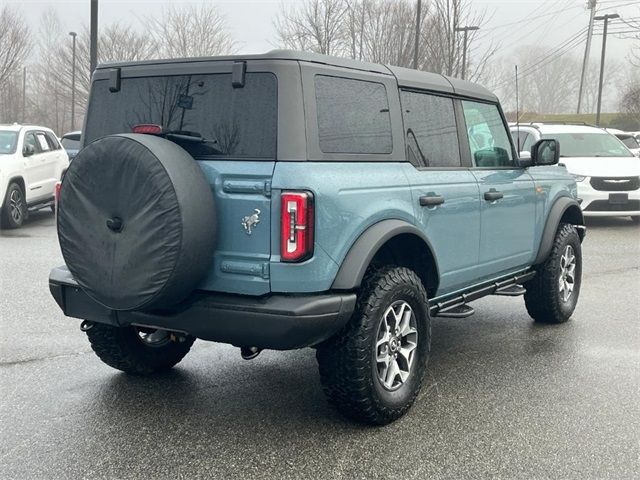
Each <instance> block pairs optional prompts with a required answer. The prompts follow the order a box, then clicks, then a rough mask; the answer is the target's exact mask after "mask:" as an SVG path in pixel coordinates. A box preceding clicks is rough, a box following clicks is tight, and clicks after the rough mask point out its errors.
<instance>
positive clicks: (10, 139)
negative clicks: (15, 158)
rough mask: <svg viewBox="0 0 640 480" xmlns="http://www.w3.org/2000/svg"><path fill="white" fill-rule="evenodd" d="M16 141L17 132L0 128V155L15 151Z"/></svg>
mask: <svg viewBox="0 0 640 480" xmlns="http://www.w3.org/2000/svg"><path fill="white" fill-rule="evenodd" d="M17 143H18V132H14V131H11V130H0V155H8V154H12V153H15V151H16V144H17Z"/></svg>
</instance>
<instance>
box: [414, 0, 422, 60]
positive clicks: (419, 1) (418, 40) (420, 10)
mask: <svg viewBox="0 0 640 480" xmlns="http://www.w3.org/2000/svg"><path fill="white" fill-rule="evenodd" d="M421 16H422V1H421V0H418V6H417V8H416V43H415V45H414V46H413V68H414V69H415V70H417V69H418V53H419V52H418V50H419V49H420V17H421Z"/></svg>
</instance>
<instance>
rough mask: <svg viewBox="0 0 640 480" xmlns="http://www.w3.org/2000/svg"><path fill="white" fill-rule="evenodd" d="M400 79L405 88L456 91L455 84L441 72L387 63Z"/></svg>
mask: <svg viewBox="0 0 640 480" xmlns="http://www.w3.org/2000/svg"><path fill="white" fill-rule="evenodd" d="M387 68H388V69H389V70H391V73H393V74H394V75H395V77H396V79H397V80H398V86H400V87H405V88H419V89H422V90H432V91H435V92H443V93H455V92H454V89H453V85H451V83H450V82H449V81H448V80H447V79H446V78H445V77H444V76H442V75H440V74H439V73H432V72H422V71H420V70H413V69H411V68H403V67H395V66H393V65H387Z"/></svg>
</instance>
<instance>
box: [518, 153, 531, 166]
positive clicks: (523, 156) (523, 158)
mask: <svg viewBox="0 0 640 480" xmlns="http://www.w3.org/2000/svg"><path fill="white" fill-rule="evenodd" d="M518 164H519V165H520V166H521V167H523V168H526V167H530V166H531V165H533V161H532V160H531V152H529V151H527V150H523V151H522V152H520V153H519V155H518Z"/></svg>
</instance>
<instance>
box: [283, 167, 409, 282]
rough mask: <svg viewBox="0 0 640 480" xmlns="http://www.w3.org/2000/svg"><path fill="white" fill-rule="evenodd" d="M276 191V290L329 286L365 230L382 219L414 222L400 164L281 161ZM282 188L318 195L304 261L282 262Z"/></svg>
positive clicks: (406, 184)
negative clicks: (311, 251) (311, 243)
mask: <svg viewBox="0 0 640 480" xmlns="http://www.w3.org/2000/svg"><path fill="white" fill-rule="evenodd" d="M272 189H273V190H272V193H273V195H272V205H271V211H272V222H271V253H272V255H271V290H272V291H273V292H316V291H325V290H329V289H330V288H331V284H332V283H333V279H334V278H335V276H336V274H337V272H338V268H339V266H340V264H341V263H342V261H343V260H344V258H345V257H346V255H347V253H348V251H349V249H350V248H351V246H352V245H353V243H354V242H355V241H356V239H357V238H358V237H359V236H360V235H361V234H362V233H363V232H364V231H365V230H366V229H367V228H369V227H370V226H371V225H373V224H375V223H377V222H379V221H381V220H384V219H399V220H405V221H407V222H408V223H411V224H414V223H415V222H414V208H413V204H412V200H411V189H410V187H409V184H408V180H407V178H406V175H405V174H404V171H403V168H402V164H399V163H397V162H388V163H387V162H370V163H369V162H344V163H342V162H340V163H338V162H278V163H277V164H276V168H275V171H274V175H273V183H272ZM282 190H309V191H311V192H312V193H313V194H314V198H315V244H314V255H313V257H312V258H311V259H309V260H307V261H305V262H302V263H282V262H280V255H279V252H280V193H281V192H282Z"/></svg>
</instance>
